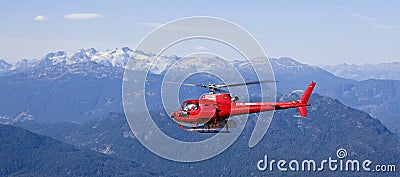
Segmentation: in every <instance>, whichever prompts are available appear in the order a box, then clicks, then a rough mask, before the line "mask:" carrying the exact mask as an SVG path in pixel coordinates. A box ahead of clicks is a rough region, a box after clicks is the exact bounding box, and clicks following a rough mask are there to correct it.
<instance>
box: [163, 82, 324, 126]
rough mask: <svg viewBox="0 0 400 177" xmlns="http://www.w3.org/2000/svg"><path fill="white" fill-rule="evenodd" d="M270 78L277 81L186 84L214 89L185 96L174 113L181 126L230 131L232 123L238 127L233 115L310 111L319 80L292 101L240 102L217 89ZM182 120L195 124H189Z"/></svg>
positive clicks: (173, 116) (304, 112) (172, 116)
mask: <svg viewBox="0 0 400 177" xmlns="http://www.w3.org/2000/svg"><path fill="white" fill-rule="evenodd" d="M266 82H276V81H256V82H247V83H240V84H228V85H216V84H209V85H196V84H182V85H185V86H197V87H203V88H208V89H209V90H210V93H209V94H204V95H202V96H201V97H200V98H199V99H198V100H185V101H184V102H183V103H182V105H181V107H180V108H179V110H178V111H175V112H172V113H171V115H170V117H171V119H173V120H174V121H176V122H178V123H179V127H181V128H182V129H184V130H186V131H195V132H200V133H218V132H222V131H219V128H224V127H225V128H226V131H224V132H229V130H228V127H231V128H233V127H235V125H236V124H235V123H234V122H233V121H227V120H226V119H228V118H229V117H231V116H237V115H242V114H251V113H258V112H264V111H273V110H280V109H288V108H297V109H298V111H299V113H300V115H301V116H302V117H305V116H306V115H307V110H306V106H310V104H309V103H308V99H309V98H310V95H311V93H312V91H313V89H314V87H315V84H316V83H315V82H311V83H310V85H309V86H308V88H307V89H306V91H305V92H304V93H303V95H302V97H301V98H300V99H299V100H294V101H290V102H236V101H238V97H234V98H232V97H231V95H230V94H228V93H218V94H216V93H215V92H216V91H221V90H220V88H222V87H233V86H241V85H251V84H261V83H266ZM180 123H182V124H190V125H194V126H193V127H190V128H187V127H185V126H183V125H182V124H180ZM199 125H201V126H199Z"/></svg>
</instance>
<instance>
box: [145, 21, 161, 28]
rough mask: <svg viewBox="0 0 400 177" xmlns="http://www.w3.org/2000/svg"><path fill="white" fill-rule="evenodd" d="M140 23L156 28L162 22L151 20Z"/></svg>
mask: <svg viewBox="0 0 400 177" xmlns="http://www.w3.org/2000/svg"><path fill="white" fill-rule="evenodd" d="M140 24H141V25H144V26H148V27H152V28H158V27H160V26H161V25H163V24H162V23H153V22H142V23H140Z"/></svg>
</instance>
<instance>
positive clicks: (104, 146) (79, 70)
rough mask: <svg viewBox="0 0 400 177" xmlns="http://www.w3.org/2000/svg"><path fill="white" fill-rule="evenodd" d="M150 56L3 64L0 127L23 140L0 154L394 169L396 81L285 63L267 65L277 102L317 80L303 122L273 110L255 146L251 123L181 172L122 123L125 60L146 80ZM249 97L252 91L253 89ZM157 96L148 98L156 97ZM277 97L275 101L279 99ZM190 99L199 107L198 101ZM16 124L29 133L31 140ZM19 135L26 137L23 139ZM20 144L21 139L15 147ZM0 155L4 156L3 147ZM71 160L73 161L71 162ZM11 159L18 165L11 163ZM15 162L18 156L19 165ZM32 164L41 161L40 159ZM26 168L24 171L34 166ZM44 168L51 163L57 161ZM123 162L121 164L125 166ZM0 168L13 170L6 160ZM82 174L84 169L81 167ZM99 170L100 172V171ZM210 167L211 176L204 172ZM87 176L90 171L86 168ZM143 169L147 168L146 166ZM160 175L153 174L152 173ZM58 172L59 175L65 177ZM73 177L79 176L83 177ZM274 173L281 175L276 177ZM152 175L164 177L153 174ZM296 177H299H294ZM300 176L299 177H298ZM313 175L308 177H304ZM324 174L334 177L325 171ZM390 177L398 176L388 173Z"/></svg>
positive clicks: (161, 65) (228, 166) (237, 170)
mask: <svg viewBox="0 0 400 177" xmlns="http://www.w3.org/2000/svg"><path fill="white" fill-rule="evenodd" d="M153 57H155V55H154V54H146V53H144V52H141V51H133V50H131V49H129V48H126V47H125V48H122V49H113V50H107V51H97V50H95V49H87V50H84V49H81V50H79V51H77V52H74V53H67V52H64V51H57V52H52V53H49V54H47V55H45V56H44V57H43V58H41V59H29V60H28V59H24V60H21V61H20V62H17V63H15V64H10V63H7V62H6V61H5V60H0V88H1V91H0V98H2V99H0V122H1V123H3V124H11V125H12V126H11V125H10V126H6V128H5V130H4V132H13V131H14V132H20V133H8V134H6V135H5V136H2V138H0V141H2V142H3V140H4V142H10V144H9V145H7V143H4V144H5V145H6V146H7V147H4V148H5V149H7V151H2V152H5V153H4V154H3V156H4V157H7V155H6V154H13V156H14V155H16V154H18V153H17V151H15V152H14V151H12V148H10V147H13V146H17V144H16V143H17V142H21V141H26V142H31V143H27V144H20V145H19V146H21V147H26V150H25V151H26V152H30V154H31V153H37V154H41V153H46V152H41V151H38V150H37V148H36V146H35V147H32V146H30V144H38V143H37V141H39V142H41V141H49V142H51V143H50V144H52V143H55V144H60V145H59V146H61V147H58V146H55V145H54V146H53V145H51V146H48V145H47V144H45V145H44V146H43V147H41V149H44V150H45V151H47V149H46V148H47V147H48V148H50V147H56V148H55V149H56V150H54V149H48V151H51V152H54V154H50V155H49V156H50V157H57V152H58V151H60V153H63V152H64V151H67V152H68V153H67V154H69V151H74V152H75V151H79V152H77V153H78V154H79V153H82V154H85V153H94V152H93V151H95V152H96V153H101V154H100V155H106V156H98V154H96V153H95V154H96V155H93V159H94V160H93V161H96V163H95V164H102V163H103V162H104V161H101V160H98V158H100V159H101V158H103V157H107V158H108V157H109V158H111V159H113V158H116V159H115V160H117V159H124V160H127V162H126V163H127V164H130V163H132V164H138V162H139V163H143V164H163V165H156V166H159V167H160V171H162V172H166V174H168V176H175V175H176V176H181V175H199V174H203V175H213V176H216V175H238V174H239V175H240V174H241V175H249V174H252V175H256V176H260V175H266V174H263V173H260V172H258V171H257V170H256V166H255V163H257V160H258V159H260V158H262V157H263V155H264V154H266V153H268V155H270V154H271V155H273V154H274V155H273V156H272V157H276V158H287V159H289V158H292V157H296V158H301V159H306V158H314V157H315V158H317V159H322V158H325V157H326V156H332V154H333V155H334V153H335V152H336V150H337V149H338V148H341V147H342V148H346V149H347V150H348V151H349V152H351V157H354V158H371V159H372V160H373V161H374V162H381V163H385V162H387V163H394V164H399V161H398V159H397V158H396V157H398V156H399V154H400V153H399V152H400V150H399V148H400V147H399V144H400V143H399V137H398V136H396V135H395V134H397V135H400V116H399V115H400V110H399V109H398V106H397V105H398V100H399V99H400V98H399V97H400V90H399V89H400V87H399V86H400V81H399V80H382V79H368V80H361V81H358V80H356V79H354V78H351V77H347V78H345V77H338V76H336V75H335V74H332V73H330V72H328V71H326V70H325V69H322V68H320V67H317V66H310V65H307V64H303V63H300V62H297V61H296V60H294V59H291V58H278V59H275V58H271V59H270V62H271V65H272V68H273V70H274V74H275V78H276V80H277V81H279V82H277V91H278V95H282V94H287V93H289V94H290V93H292V92H293V91H298V90H303V89H305V87H306V85H307V84H308V83H309V82H310V81H315V82H317V83H318V84H317V87H316V89H315V92H316V93H317V94H313V96H312V98H311V103H312V104H313V106H312V107H311V108H310V110H309V116H308V119H299V118H297V114H298V113H297V112H296V111H295V110H286V111H279V112H276V114H275V116H274V119H273V122H272V123H271V128H270V129H269V131H268V133H267V135H266V136H265V137H264V139H263V140H262V142H261V143H260V145H257V146H256V147H255V148H253V149H249V148H248V146H247V142H248V138H249V136H250V133H251V129H252V126H254V124H255V121H256V117H254V116H251V118H250V119H249V122H248V126H247V127H246V128H245V131H244V133H243V134H242V135H241V137H240V138H239V140H238V141H237V142H236V143H235V144H234V145H233V146H232V147H231V148H229V149H228V150H227V151H226V152H224V153H222V154H221V155H219V156H217V157H214V158H212V159H210V160H207V161H203V162H199V163H194V164H193V163H191V164H182V163H177V162H171V161H168V160H165V159H161V158H159V157H157V156H156V155H154V154H152V153H151V152H149V151H148V150H146V149H145V148H144V147H143V146H142V145H141V144H140V143H139V142H138V141H137V140H136V139H135V137H134V135H133V133H132V132H131V131H130V129H129V126H128V125H127V122H126V119H125V116H124V114H123V108H122V103H121V102H122V100H121V99H122V98H121V97H122V94H121V89H122V87H121V85H122V77H123V74H124V66H125V65H126V64H127V62H128V61H129V60H132V61H131V62H133V65H132V66H134V68H132V69H134V70H135V71H136V70H137V71H140V72H142V71H143V68H146V67H148V66H150V65H151V63H150V62H149V60H148V58H153ZM180 59H181V58H180V57H178V56H161V60H157V61H156V63H154V66H155V67H152V69H151V70H150V73H149V77H150V80H153V81H159V80H161V79H162V78H163V76H164V74H165V72H166V68H168V67H170V66H171V65H172V64H173V63H174V62H176V61H178V60H180ZM232 63H233V64H234V66H236V67H237V68H238V70H239V71H240V72H241V73H242V74H244V75H245V76H246V77H247V78H246V79H247V80H249V81H253V80H255V79H256V78H255V77H254V76H253V73H251V71H250V70H249V65H248V64H247V63H246V62H241V61H235V60H233V61H232ZM207 66H208V67H211V65H206V66H204V67H207ZM181 69H185V68H184V67H183V68H181ZM196 79H197V80H199V82H200V83H207V82H208V81H209V79H210V77H198V78H196ZM152 87H154V88H150V89H157V88H159V87H160V85H157V84H155V85H153V86H152ZM249 89H252V88H250V87H249ZM204 91H206V90H194V91H193V90H192V91H188V92H183V93H182V94H183V95H181V96H182V97H191V96H193V95H199V94H201V93H204ZM159 96H160V95H157V94H156V95H153V97H154V99H155V98H158V97H159ZM253 96H254V95H253ZM281 98H282V97H278V99H281ZM193 99H197V97H196V98H193ZM155 100H156V99H155ZM148 106H149V107H150V108H151V110H152V111H154V113H155V114H157V115H159V116H160V119H159V122H157V125H162V126H164V127H161V129H163V130H164V131H166V133H167V134H171V135H173V136H177V137H189V138H197V136H203V135H196V134H190V135H187V132H183V131H182V130H180V129H179V128H177V127H176V126H175V124H171V123H170V122H167V120H169V119H168V117H167V115H168V113H165V112H162V111H161V112H160V106H161V105H160V103H159V102H157V101H155V102H150V103H149V105H148ZM157 111H158V112H157ZM364 112H366V113H364ZM371 116H372V117H371ZM375 118H376V119H375ZM382 124H383V125H382ZM14 126H19V127H22V128H24V129H28V130H30V131H32V132H34V133H32V132H28V131H25V130H22V129H19V128H15V127H14ZM14 129H15V130H14ZM393 133H395V134H393ZM25 134H28V135H29V136H27V135H26V136H25ZM38 134H40V135H38ZM19 137H21V139H18V138H19ZM49 137H51V138H49ZM10 138H11V139H10ZM53 138H54V139H56V140H54V139H53ZM12 139H15V140H16V142H13V141H12ZM44 139H45V140H44ZM64 142H65V143H67V144H65V143H64ZM63 143H64V144H63ZM39 144H40V143H39ZM68 144H70V145H73V146H70V145H68ZM294 147H299V148H294ZM0 149H2V148H1V147H0ZM64 149H66V150H64ZM81 151H82V152H81ZM70 156H71V157H72V155H70ZM83 156H85V155H83ZM10 157H11V156H10ZM29 157H31V156H30V155H28V154H23V155H22V156H21V158H29ZM74 158H75V157H74ZM91 158H92V157H91ZM107 158H106V159H107ZM6 159H7V158H6ZM12 159H14V157H13V158H9V159H8V160H12ZM15 159H18V158H16V157H15ZM34 159H38V161H44V160H45V159H41V158H39V157H36V156H35V157H34ZM66 160H68V159H66ZM103 160H104V159H103ZM20 161H23V160H20ZM20 161H19V162H18V163H20ZM128 161H129V162H128ZM28 162H29V164H34V163H36V162H33V161H28ZM49 162H50V163H55V162H54V161H49ZM97 162H98V163H97ZM110 162H111V161H110ZM122 162H125V161H123V160H122ZM3 163H4V164H10V163H13V162H11V161H7V160H6V161H3ZM15 163H17V162H15ZM21 163H22V162H21ZM41 163H42V164H43V166H40V168H37V169H36V170H35V169H32V168H33V167H32V166H29V165H28V166H27V167H26V170H25V171H24V169H23V168H22V167H21V168H16V169H11V168H14V167H13V166H12V165H8V166H7V165H5V166H4V168H2V169H5V170H6V171H5V172H3V173H2V174H4V175H19V174H26V175H34V174H40V173H38V172H39V171H40V170H38V169H41V168H42V167H47V164H45V163H44V162H41ZM62 163H63V164H64V163H65V165H63V166H69V163H70V162H62ZM104 163H105V162H104ZM89 164H90V163H89ZM116 165H117V166H118V167H115V168H114V167H112V168H114V169H118V168H119V163H116ZM82 166H83V167H85V164H82ZM99 166H100V167H102V168H105V166H104V165H103V166H102V165H99ZM133 166H134V167H137V166H135V165H133ZM210 166H213V167H215V168H211V169H209V167H210ZM242 166H247V168H245V169H242V168H241V167H242ZM71 168H72V167H71ZM85 168H86V167H85ZM87 168H88V169H91V168H92V167H87ZM2 169H0V171H1V170H2ZM140 169H141V168H139V170H136V169H131V168H127V170H126V171H124V170H122V172H121V173H122V174H121V175H129V171H130V170H133V171H137V172H138V173H139V174H140V173H141V170H140ZM146 169H150V168H148V167H146ZM146 169H145V170H146ZM7 170H8V171H7ZM10 170H11V171H10ZM54 170H57V169H54ZM77 171H79V170H77ZM125 172H126V173H125ZM156 172H159V171H158V170H156ZM181 172H185V173H184V174H182V173H181ZM144 173H147V172H143V174H144ZM54 174H56V173H55V172H54V173H53V172H51V173H50V172H49V173H44V174H42V175H45V176H47V175H49V176H52V175H54ZM62 174H63V175H64V173H62ZM74 174H77V176H82V175H79V173H74ZM85 174H88V175H90V176H91V175H92V174H93V173H92V172H87V173H86V171H85ZM101 174H103V173H101ZM108 174H109V175H113V174H115V173H114V171H112V170H111V172H110V173H104V175H108ZM273 174H275V175H281V173H273ZM346 174H347V175H346V176H348V175H350V176H353V175H355V174H354V173H346ZM153 175H162V174H158V173H154V174H153ZM293 175H294V176H296V174H293ZM302 175H304V174H303V173H302ZM315 175H316V174H313V173H309V174H307V176H315ZM327 175H335V174H331V173H327ZM357 175H358V174H357ZM366 175H370V176H374V175H373V174H369V173H366V174H362V176H366ZM387 175H389V176H397V174H394V173H389V174H387Z"/></svg>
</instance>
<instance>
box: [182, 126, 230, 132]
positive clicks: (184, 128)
mask: <svg viewBox="0 0 400 177" xmlns="http://www.w3.org/2000/svg"><path fill="white" fill-rule="evenodd" d="M178 126H179V127H180V128H181V129H183V130H185V131H188V132H198V133H230V131H228V130H219V129H217V128H210V129H208V128H204V127H201V128H195V127H192V128H186V127H185V126H183V125H181V124H178Z"/></svg>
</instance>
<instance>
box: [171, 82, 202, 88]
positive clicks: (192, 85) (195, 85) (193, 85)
mask: <svg viewBox="0 0 400 177" xmlns="http://www.w3.org/2000/svg"><path fill="white" fill-rule="evenodd" d="M165 83H169V84H178V85H181V84H182V83H179V82H165ZM182 85H184V86H191V87H203V88H207V86H205V85H197V84H182Z"/></svg>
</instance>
